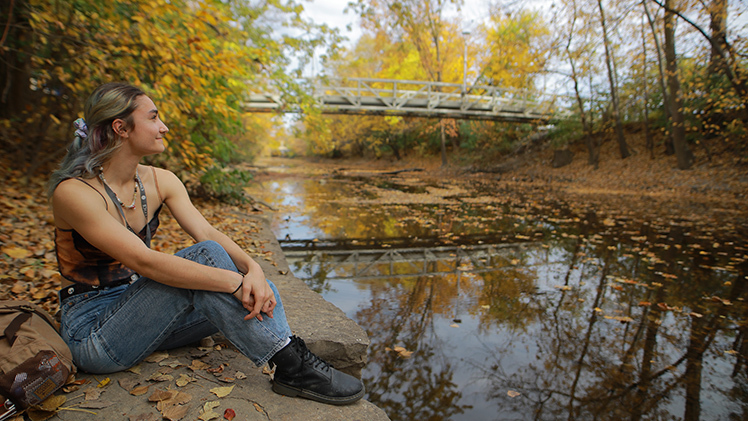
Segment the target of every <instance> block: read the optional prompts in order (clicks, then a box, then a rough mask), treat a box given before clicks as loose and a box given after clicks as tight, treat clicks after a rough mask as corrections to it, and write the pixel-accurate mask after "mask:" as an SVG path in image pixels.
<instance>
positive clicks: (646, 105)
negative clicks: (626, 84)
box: [642, 22, 654, 159]
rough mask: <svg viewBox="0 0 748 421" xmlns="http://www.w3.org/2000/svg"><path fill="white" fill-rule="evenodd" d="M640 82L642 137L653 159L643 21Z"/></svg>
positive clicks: (645, 39)
mask: <svg viewBox="0 0 748 421" xmlns="http://www.w3.org/2000/svg"><path fill="white" fill-rule="evenodd" d="M642 84H643V85H644V106H643V107H642V108H643V109H644V139H645V141H646V145H647V149H648V150H649V158H650V159H654V142H652V135H651V134H650V133H649V86H648V83H647V37H646V35H645V33H644V22H642Z"/></svg>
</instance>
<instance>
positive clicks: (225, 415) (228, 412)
mask: <svg viewBox="0 0 748 421" xmlns="http://www.w3.org/2000/svg"><path fill="white" fill-rule="evenodd" d="M255 405H257V404H255ZM235 416H236V412H234V410H233V409H231V408H226V410H225V411H223V418H224V419H227V420H229V421H231V420H233V419H234V417H235Z"/></svg>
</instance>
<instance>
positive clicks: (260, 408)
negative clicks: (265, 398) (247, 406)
mask: <svg viewBox="0 0 748 421" xmlns="http://www.w3.org/2000/svg"><path fill="white" fill-rule="evenodd" d="M254 406H255V411H257V412H259V413H260V414H264V413H265V410H264V409H263V408H262V407H261V406H260V404H258V403H254Z"/></svg>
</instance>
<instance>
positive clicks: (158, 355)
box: [143, 351, 169, 363]
mask: <svg viewBox="0 0 748 421" xmlns="http://www.w3.org/2000/svg"><path fill="white" fill-rule="evenodd" d="M167 358H169V353H168V352H166V351H157V352H154V353H153V354H151V355H149V356H147V357H146V358H145V359H144V360H143V361H145V362H147V363H160V362H161V361H163V360H165V359H167Z"/></svg>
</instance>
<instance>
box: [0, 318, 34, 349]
mask: <svg viewBox="0 0 748 421" xmlns="http://www.w3.org/2000/svg"><path fill="white" fill-rule="evenodd" d="M30 318H31V313H27V312H25V311H24V312H23V313H21V314H19V315H18V316H16V318H15V319H13V321H12V322H10V324H8V327H6V328H5V332H3V336H4V337H5V339H7V340H8V343H9V344H10V346H11V347H12V346H13V344H14V343H15V342H16V337H17V334H18V330H20V329H21V325H22V324H24V323H26V321H27V320H29V319H30Z"/></svg>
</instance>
